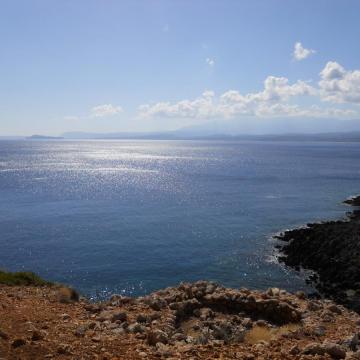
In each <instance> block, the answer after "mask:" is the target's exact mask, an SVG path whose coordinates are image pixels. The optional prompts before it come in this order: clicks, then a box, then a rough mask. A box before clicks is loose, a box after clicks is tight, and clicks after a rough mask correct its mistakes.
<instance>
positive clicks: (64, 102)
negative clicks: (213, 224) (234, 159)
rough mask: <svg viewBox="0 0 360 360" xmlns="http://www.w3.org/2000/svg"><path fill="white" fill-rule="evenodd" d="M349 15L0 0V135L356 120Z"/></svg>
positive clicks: (328, 5)
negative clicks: (211, 124)
mask: <svg viewBox="0 0 360 360" xmlns="http://www.w3.org/2000/svg"><path fill="white" fill-rule="evenodd" d="M359 17H360V1H358V0H301V1H299V0H221V1H220V0H217V1H214V0H196V1H191V0H181V1H180V0H172V1H169V0H158V1H155V0H146V1H145V0H144V1H141V0H128V1H126V0H122V1H121V0H61V1H59V0H1V1H0V44H1V47H0V136H1V135H3V136H4V135H31V134H35V133H36V134H39V133H40V134H48V135H58V134H61V133H63V132H67V131H86V132H124V131H131V132H132V131H168V130H175V129H178V128H182V127H189V126H190V127H191V126H199V125H203V124H207V123H210V122H214V121H216V122H217V123H219V124H222V123H224V124H226V123H228V122H232V123H233V122H239V123H240V122H241V121H245V119H246V121H256V120H257V119H262V121H266V122H267V124H271V123H272V121H274V119H279V118H281V119H284V121H289V122H301V121H304V119H312V121H314V122H316V121H317V119H331V120H334V119H335V120H337V119H338V120H341V121H344V120H348V119H359V123H360V41H359V38H360V22H359ZM322 123H324V122H322ZM325 130H326V128H324V131H325Z"/></svg>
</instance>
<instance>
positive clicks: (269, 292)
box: [266, 288, 280, 297]
mask: <svg viewBox="0 0 360 360" xmlns="http://www.w3.org/2000/svg"><path fill="white" fill-rule="evenodd" d="M266 294H267V295H269V296H275V297H276V296H279V295H280V289H278V288H270V289H268V290H267V292H266Z"/></svg>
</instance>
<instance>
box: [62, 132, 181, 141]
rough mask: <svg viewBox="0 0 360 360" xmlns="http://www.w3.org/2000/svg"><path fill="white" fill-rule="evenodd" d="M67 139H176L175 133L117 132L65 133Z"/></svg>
mask: <svg viewBox="0 0 360 360" xmlns="http://www.w3.org/2000/svg"><path fill="white" fill-rule="evenodd" d="M62 136H63V137H64V138H65V139H154V140H155V139H159V140H161V139H174V138H176V134H175V132H116V133H89V132H81V131H74V132H65V133H63V134H62Z"/></svg>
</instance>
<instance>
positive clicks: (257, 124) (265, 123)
mask: <svg viewBox="0 0 360 360" xmlns="http://www.w3.org/2000/svg"><path fill="white" fill-rule="evenodd" d="M16 138H17V139H21V138H24V137H4V136H0V139H16ZM26 138H27V139H32V140H52V139H53V140H56V139H61V138H64V139H159V140H160V139H164V140H165V139H168V140H171V139H174V140H175V139H199V138H203V139H257V140H267V139H273V140H274V139H279V140H331V141H360V120H337V119H318V118H305V119H298V118H286V119H285V118H279V119H274V118H271V119H254V118H248V119H243V120H241V121H239V120H231V121H230V120H229V121H223V120H222V121H213V122H208V123H205V124H201V125H196V126H189V127H184V128H180V129H178V130H174V131H163V132H161V131H158V132H111V133H92V132H82V131H71V132H65V133H63V134H61V135H60V136H58V137H55V136H46V135H32V136H30V137H26Z"/></svg>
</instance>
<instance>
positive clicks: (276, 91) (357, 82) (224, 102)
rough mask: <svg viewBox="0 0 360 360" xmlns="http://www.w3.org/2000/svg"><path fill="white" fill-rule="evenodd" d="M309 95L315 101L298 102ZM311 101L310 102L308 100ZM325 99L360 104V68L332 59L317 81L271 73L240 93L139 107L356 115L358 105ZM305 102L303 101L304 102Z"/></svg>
mask: <svg viewBox="0 0 360 360" xmlns="http://www.w3.org/2000/svg"><path fill="white" fill-rule="evenodd" d="M300 97H307V98H308V101H311V100H312V101H313V103H314V104H313V105H308V106H306V107H304V106H300V105H298V104H297V102H298V100H299V98H300ZM308 101H307V102H308ZM321 101H324V102H332V103H334V104H339V103H343V104H352V105H353V106H354V105H355V106H356V105H360V70H354V71H349V70H346V69H345V68H344V67H343V66H341V65H340V64H338V63H337V62H333V61H330V62H328V63H327V64H326V66H325V67H324V69H323V70H322V71H321V72H320V80H319V82H318V84H317V86H316V85H313V84H312V83H310V82H308V81H302V80H298V81H295V82H292V83H291V82H290V81H289V79H287V78H286V77H277V76H268V77H267V78H266V79H265V81H264V85H263V89H262V90H261V91H258V92H250V93H240V92H239V91H237V90H228V91H226V92H224V93H222V94H220V95H215V93H214V92H213V91H210V90H207V91H205V92H204V93H203V94H201V95H200V96H199V97H197V98H194V99H185V100H180V101H178V102H174V103H170V102H158V103H153V104H145V105H142V106H140V107H139V109H138V112H139V114H140V116H142V117H163V118H164V117H168V118H184V119H185V118H192V119H208V118H217V119H219V118H224V119H226V118H233V117H239V116H258V117H276V116H278V117H281V116H299V117H301V116H303V117H304V116H307V117H354V116H356V115H357V116H359V111H358V109H352V108H351V107H350V108H349V105H347V108H344V106H341V107H340V108H337V107H325V106H319V105H318V104H321ZM302 103H303V102H302Z"/></svg>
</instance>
